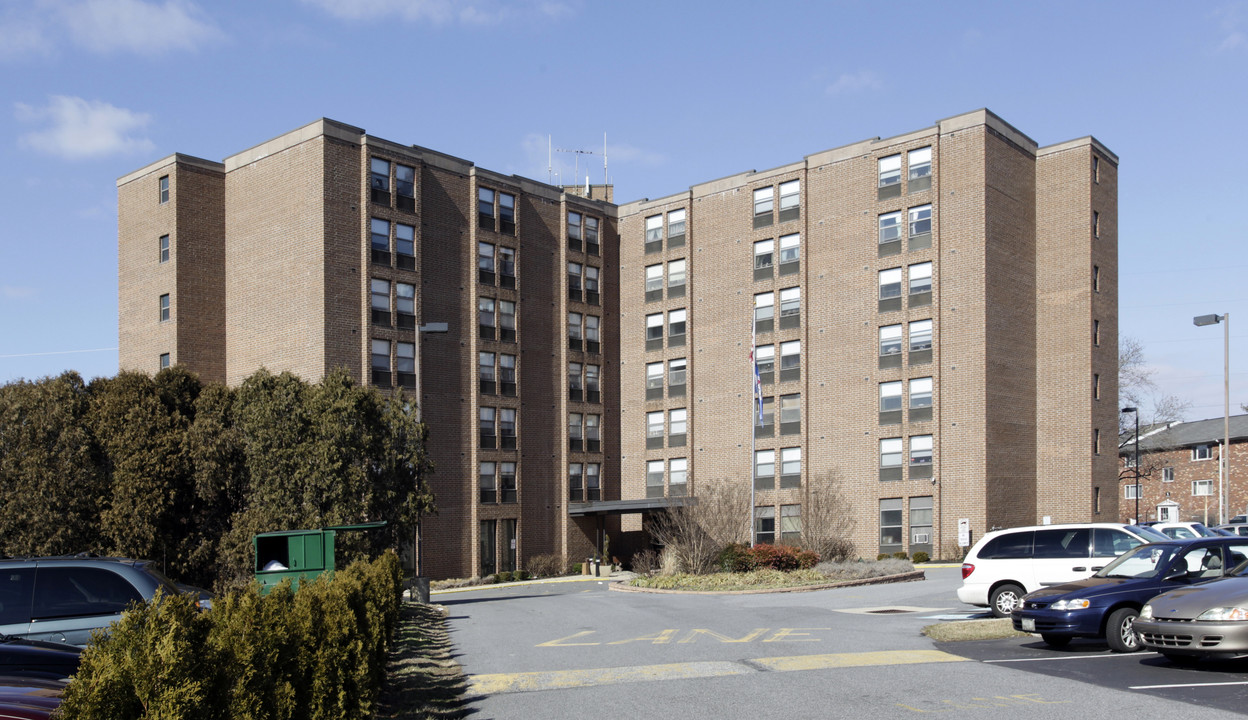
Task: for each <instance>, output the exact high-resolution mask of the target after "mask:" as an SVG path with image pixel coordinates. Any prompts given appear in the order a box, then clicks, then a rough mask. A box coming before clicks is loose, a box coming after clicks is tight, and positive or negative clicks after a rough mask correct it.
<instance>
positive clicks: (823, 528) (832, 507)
mask: <svg viewBox="0 0 1248 720" xmlns="http://www.w3.org/2000/svg"><path fill="white" fill-rule="evenodd" d="M842 485H843V483H842V477H841V471H840V470H839V469H838V468H833V469H831V470H829V471H827V472H826V473H824V474H823V475H821V476H819V478H818V479H817V480H815V481H814V482H813V483H811V484H810V486H809V487H810V489H809V490H808V492H807V494H806V513H805V515H806V516H805V517H804V518H803V523H802V547H803V548H805V549H807V550H813V551H814V552H816V553H818V554H819V559H820V560H831V561H836V562H841V561H844V560H848V559H849V558H851V557H853V556H854V554H855V548H854V542H853V540H851V539H850V538H851V537H852V535H853V532H854V515H853V508H851V507H850V505H849V501H848V500H847V499H846V497H845V491H844V488H843V487H842Z"/></svg>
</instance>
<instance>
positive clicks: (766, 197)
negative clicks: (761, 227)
mask: <svg viewBox="0 0 1248 720" xmlns="http://www.w3.org/2000/svg"><path fill="white" fill-rule="evenodd" d="M775 206H776V188H775V187H773V186H770V185H768V186H767V187H762V188H758V189H757V190H755V191H754V217H758V216H760V215H770V214H771V212H772V210H774V209H775Z"/></svg>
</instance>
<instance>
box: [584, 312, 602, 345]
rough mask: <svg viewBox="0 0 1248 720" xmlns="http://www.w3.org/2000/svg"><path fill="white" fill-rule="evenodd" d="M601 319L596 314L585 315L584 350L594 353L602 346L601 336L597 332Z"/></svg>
mask: <svg viewBox="0 0 1248 720" xmlns="http://www.w3.org/2000/svg"><path fill="white" fill-rule="evenodd" d="M601 322H602V319H601V318H599V317H598V316H597V315H586V316H585V350H586V352H591V353H596V352H598V349H599V348H600V347H602V345H601V343H602V336H601V335H599V333H598V326H599V324H600V323H601Z"/></svg>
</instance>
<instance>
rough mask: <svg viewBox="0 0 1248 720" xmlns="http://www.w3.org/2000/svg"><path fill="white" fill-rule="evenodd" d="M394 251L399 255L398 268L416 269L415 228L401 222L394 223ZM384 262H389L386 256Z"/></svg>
mask: <svg viewBox="0 0 1248 720" xmlns="http://www.w3.org/2000/svg"><path fill="white" fill-rule="evenodd" d="M394 251H395V253H396V254H397V255H398V256H399V258H398V259H399V269H400V270H415V269H416V228H414V227H412V226H411V225H404V224H403V223H395V224H394ZM385 262H386V263H389V262H390V259H389V257H388V256H387V258H386V260H385Z"/></svg>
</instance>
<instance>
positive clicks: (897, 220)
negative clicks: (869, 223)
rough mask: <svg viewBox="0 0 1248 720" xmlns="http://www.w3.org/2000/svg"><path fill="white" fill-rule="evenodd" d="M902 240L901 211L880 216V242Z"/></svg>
mask: <svg viewBox="0 0 1248 720" xmlns="http://www.w3.org/2000/svg"><path fill="white" fill-rule="evenodd" d="M899 240H901V211H900V210H898V211H897V212H890V213H884V214H883V215H881V216H880V244H881V245H882V244H884V243H890V242H896V241H899Z"/></svg>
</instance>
